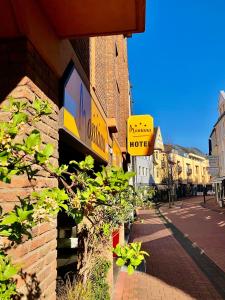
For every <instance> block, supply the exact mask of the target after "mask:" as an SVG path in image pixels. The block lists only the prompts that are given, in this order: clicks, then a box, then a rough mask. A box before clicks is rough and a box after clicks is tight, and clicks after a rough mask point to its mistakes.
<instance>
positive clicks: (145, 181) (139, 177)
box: [135, 156, 155, 186]
mask: <svg viewBox="0 0 225 300" xmlns="http://www.w3.org/2000/svg"><path fill="white" fill-rule="evenodd" d="M135 173H136V176H135V186H146V185H152V184H154V183H155V182H154V179H153V157H152V156H136V157H135Z"/></svg>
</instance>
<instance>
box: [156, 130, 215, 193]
mask: <svg viewBox="0 0 225 300" xmlns="http://www.w3.org/2000/svg"><path fill="white" fill-rule="evenodd" d="M153 164H154V182H155V184H156V185H168V184H169V185H176V187H177V188H178V187H182V188H183V189H184V190H185V189H186V187H188V188H189V190H192V191H194V192H196V191H201V189H200V188H199V187H201V186H206V185H207V184H209V182H210V175H209V173H208V167H209V160H208V157H207V156H206V155H204V154H203V153H202V152H201V151H200V150H198V149H196V148H186V147H182V146H179V145H172V144H170V145H168V144H164V143H163V139H162V134H161V130H160V128H159V127H158V128H155V143H154V154H153ZM185 186H186V187H185Z"/></svg>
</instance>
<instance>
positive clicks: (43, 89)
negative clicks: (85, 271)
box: [0, 35, 130, 300]
mask: <svg viewBox="0 0 225 300" xmlns="http://www.w3.org/2000/svg"><path fill="white" fill-rule="evenodd" d="M71 43H72V46H73V49H74V50H75V51H76V52H77V55H75V53H74V56H76V59H77V58H78V59H79V60H80V62H81V66H82V68H83V70H81V71H82V72H84V74H85V75H86V77H87V78H86V79H89V80H90V85H91V86H92V87H93V89H94V91H95V93H96V96H97V99H98V100H99V103H100V105H101V106H102V108H103V110H104V112H105V115H106V117H108V118H116V121H117V124H118V133H116V134H112V135H111V137H112V138H113V135H114V136H115V137H116V138H118V140H119V144H120V147H125V146H126V120H127V117H128V115H129V107H130V103H129V82H128V66H127V49H126V40H125V39H124V37H123V36H122V35H121V36H114V37H98V38H91V39H79V40H76V41H73V42H71ZM68 62H69V58H68ZM0 79H1V80H0V99H1V103H4V102H5V100H6V99H7V97H8V96H9V95H12V96H13V97H14V98H15V99H18V100H19V99H21V100H22V99H25V100H27V101H29V102H31V101H33V100H34V99H35V97H38V98H40V99H48V100H49V101H50V103H51V104H52V106H53V110H54V112H53V114H52V115H51V116H50V117H43V118H42V120H41V121H40V122H38V123H37V124H36V127H37V129H39V130H40V132H41V134H42V139H43V141H44V142H46V143H51V144H53V145H54V147H55V152H54V155H53V159H52V162H53V163H55V164H57V163H58V158H59V154H58V144H59V132H58V113H59V102H60V101H59V100H60V99H59V79H60V78H58V76H57V75H56V74H55V73H54V72H53V71H52V69H51V68H50V67H49V66H48V64H47V63H46V62H45V61H44V60H43V59H42V58H41V56H40V55H39V54H38V52H37V51H36V50H35V49H34V47H33V46H32V44H31V43H30V42H28V41H27V40H26V39H13V40H1V41H0ZM6 118H7V114H6V113H0V120H5V119H6ZM28 130H31V128H30V129H28ZM33 184H34V186H35V187H36V188H38V189H39V188H42V187H55V186H57V185H58V182H57V180H56V179H54V178H51V177H50V176H49V174H46V173H45V172H42V173H40V174H39V175H38V176H37V178H36V180H35V181H33ZM31 190H32V188H31V186H30V183H29V181H28V180H27V179H26V178H25V176H20V177H15V178H13V180H12V183H11V184H10V185H9V184H4V183H1V182H0V205H1V206H3V208H4V210H6V211H8V210H10V209H12V208H13V206H14V205H15V203H16V202H17V201H18V198H17V196H25V195H26V194H27V193H29V192H30V191H31ZM56 225H57V224H56V221H55V222H53V223H51V224H41V225H39V226H37V227H36V228H34V230H33V240H29V241H26V242H24V243H23V244H21V245H20V246H18V247H17V248H16V249H12V250H10V255H11V256H12V258H13V260H14V261H15V262H18V263H19V264H20V265H21V266H22V269H23V272H26V273H27V276H26V280H23V279H21V278H18V287H19V288H20V290H21V291H22V292H23V293H24V295H25V296H24V299H29V295H30V294H29V293H30V292H31V290H32V292H33V293H34V295H35V292H36V298H37V299H43V298H45V299H50V300H51V299H55V298H56V293H55V288H56V276H57V272H56V267H57V262H56V258H57V251H56V247H57V242H56V237H57V229H56ZM32 274H33V275H32ZM32 276H33V277H32Z"/></svg>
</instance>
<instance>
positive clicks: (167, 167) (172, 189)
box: [162, 145, 178, 207]
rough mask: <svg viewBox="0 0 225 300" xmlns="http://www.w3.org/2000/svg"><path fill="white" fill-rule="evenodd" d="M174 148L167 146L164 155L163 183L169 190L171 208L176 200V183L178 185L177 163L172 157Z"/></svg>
mask: <svg viewBox="0 0 225 300" xmlns="http://www.w3.org/2000/svg"><path fill="white" fill-rule="evenodd" d="M171 150H172V146H171V145H167V148H166V151H165V154H164V161H163V166H162V168H163V170H164V172H163V180H162V181H163V183H164V184H165V185H166V186H167V190H168V201H169V207H171V205H174V201H175V198H176V183H177V176H178V170H177V165H176V162H175V161H174V160H173V157H172V151H171Z"/></svg>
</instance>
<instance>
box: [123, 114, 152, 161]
mask: <svg viewBox="0 0 225 300" xmlns="http://www.w3.org/2000/svg"><path fill="white" fill-rule="evenodd" d="M127 149H128V153H129V154H130V155H132V156H145V155H151V154H152V153H153V150H154V124H153V118H152V116H150V115H135V116H130V117H129V118H128V122H127Z"/></svg>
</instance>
